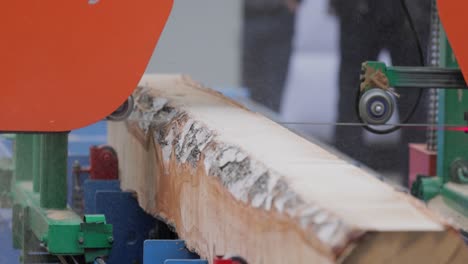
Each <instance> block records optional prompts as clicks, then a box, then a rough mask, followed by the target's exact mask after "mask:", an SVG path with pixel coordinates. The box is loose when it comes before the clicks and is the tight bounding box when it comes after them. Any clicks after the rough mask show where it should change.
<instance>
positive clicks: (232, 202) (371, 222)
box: [109, 75, 468, 264]
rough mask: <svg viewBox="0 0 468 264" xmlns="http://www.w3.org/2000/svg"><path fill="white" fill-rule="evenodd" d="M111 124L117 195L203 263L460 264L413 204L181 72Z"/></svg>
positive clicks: (443, 231) (143, 91) (462, 259)
mask: <svg viewBox="0 0 468 264" xmlns="http://www.w3.org/2000/svg"><path fill="white" fill-rule="evenodd" d="M134 96H135V100H136V102H137V105H136V109H135V111H134V113H133V114H132V116H131V117H130V119H129V120H128V121H127V122H126V123H111V124H110V128H109V142H110V144H111V145H112V146H113V147H114V148H115V149H116V150H117V153H118V155H119V162H120V164H119V166H120V173H121V175H120V177H121V182H122V188H123V189H131V190H134V191H136V192H137V194H138V200H139V203H140V205H141V206H142V208H143V209H145V210H146V211H147V212H149V213H151V214H152V215H154V216H157V217H160V218H162V219H165V220H166V221H167V222H168V223H169V224H171V225H173V226H174V227H175V229H176V231H177V233H178V234H179V236H180V237H181V238H182V239H184V240H185V241H186V243H187V245H188V247H189V248H191V249H193V250H195V251H196V252H197V253H199V254H200V255H201V256H202V257H205V258H207V259H212V258H213V256H215V255H224V254H236V255H240V256H243V257H245V258H246V259H247V260H248V261H249V262H250V263H269V264H271V263H468V251H467V249H466V248H465V245H464V244H463V242H462V240H461V238H460V237H459V235H458V232H457V230H456V229H455V228H453V227H451V226H450V225H449V224H447V223H446V222H445V221H443V220H441V218H439V217H438V216H437V215H435V214H433V213H431V212H430V211H429V210H428V209H426V208H425V206H424V205H423V204H421V203H419V202H418V201H416V200H415V199H413V198H411V197H409V196H407V195H405V194H403V193H401V192H398V191H396V190H394V189H393V188H392V187H390V186H388V185H386V184H385V183H383V182H381V181H380V180H378V179H377V178H375V177H374V176H373V175H371V174H369V173H368V172H366V171H364V170H362V169H359V168H357V167H355V166H353V165H352V164H350V163H348V162H347V161H345V160H342V159H340V158H339V157H337V156H336V155H334V154H332V153H331V152H329V151H327V150H325V149H324V148H322V147H320V146H318V145H316V144H314V143H311V142H309V141H307V140H305V139H303V138H301V137H299V136H297V135H296V134H294V133H292V132H291V131H289V130H287V129H286V128H283V127H281V126H280V125H278V124H276V123H274V122H272V121H270V120H268V119H267V118H265V117H263V116H261V115H259V114H257V113H253V112H250V111H249V110H247V109H245V108H243V107H242V106H241V105H239V104H237V103H235V102H233V101H231V100H229V99H227V98H225V97H223V96H222V95H220V94H219V93H216V92H214V91H212V90H209V89H207V88H204V87H202V86H201V85H199V84H197V83H195V82H193V81H192V80H190V79H189V78H188V77H184V76H170V75H163V76H155V75H148V76H145V77H144V78H143V80H142V81H141V83H140V87H139V88H138V89H137V91H136V92H135V94H134Z"/></svg>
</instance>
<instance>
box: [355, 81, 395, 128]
mask: <svg viewBox="0 0 468 264" xmlns="http://www.w3.org/2000/svg"><path fill="white" fill-rule="evenodd" d="M394 109H395V102H394V100H393V97H392V96H391V95H390V94H389V93H388V92H386V91H384V90H382V89H378V88H375V89H370V90H368V91H366V92H365V93H364V94H363V95H362V96H361V99H360V100H359V116H360V117H361V119H362V121H363V122H364V123H367V124H369V125H384V124H386V123H387V122H388V121H389V120H390V118H391V117H392V115H393V111H394Z"/></svg>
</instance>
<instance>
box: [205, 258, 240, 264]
mask: <svg viewBox="0 0 468 264" xmlns="http://www.w3.org/2000/svg"><path fill="white" fill-rule="evenodd" d="M213 264H248V263H247V261H246V260H244V259H243V258H241V257H232V258H224V257H216V258H215V259H213Z"/></svg>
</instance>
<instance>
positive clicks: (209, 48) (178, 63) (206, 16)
mask: <svg viewBox="0 0 468 264" xmlns="http://www.w3.org/2000/svg"><path fill="white" fill-rule="evenodd" d="M241 7H242V1H241V0H229V1H219V0H175V3H174V9H173V10H172V13H171V16H170V18H169V21H168V24H167V26H166V28H165V30H164V32H163V34H162V36H161V39H160V41H159V43H158V46H157V48H156V50H155V53H154V54H153V57H152V59H151V62H150V64H149V67H148V69H147V72H150V73H153V72H158V73H185V74H189V75H191V76H192V77H193V78H194V79H196V80H199V81H202V82H203V83H204V84H206V85H208V86H211V87H237V86H239V82H240V81H239V80H240V44H241V42H240V37H241V34H240V33H241V32H240V30H241V25H242V24H241V22H242V20H241V14H242V13H241V11H242V8H241Z"/></svg>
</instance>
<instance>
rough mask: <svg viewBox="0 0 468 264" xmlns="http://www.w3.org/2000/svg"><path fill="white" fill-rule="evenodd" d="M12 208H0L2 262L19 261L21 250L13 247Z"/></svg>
mask: <svg viewBox="0 0 468 264" xmlns="http://www.w3.org/2000/svg"><path fill="white" fill-rule="evenodd" d="M11 221H12V212H11V209H0V263H18V262H19V257H20V254H21V253H20V251H19V250H15V249H13V240H12V239H11V238H12V237H13V232H12V229H11Z"/></svg>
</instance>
